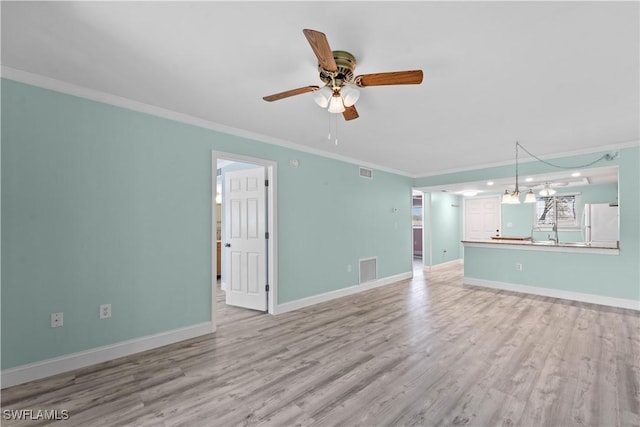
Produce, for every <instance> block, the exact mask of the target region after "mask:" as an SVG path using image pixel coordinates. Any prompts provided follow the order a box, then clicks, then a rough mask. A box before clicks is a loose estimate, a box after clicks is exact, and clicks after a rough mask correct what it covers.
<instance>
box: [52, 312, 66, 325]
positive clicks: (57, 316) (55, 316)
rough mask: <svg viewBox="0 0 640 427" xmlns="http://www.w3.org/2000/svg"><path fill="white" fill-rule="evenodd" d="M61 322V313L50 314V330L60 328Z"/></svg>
mask: <svg viewBox="0 0 640 427" xmlns="http://www.w3.org/2000/svg"><path fill="white" fill-rule="evenodd" d="M63 320H64V316H63V313H51V327H52V328H59V327H61V326H62V321H63Z"/></svg>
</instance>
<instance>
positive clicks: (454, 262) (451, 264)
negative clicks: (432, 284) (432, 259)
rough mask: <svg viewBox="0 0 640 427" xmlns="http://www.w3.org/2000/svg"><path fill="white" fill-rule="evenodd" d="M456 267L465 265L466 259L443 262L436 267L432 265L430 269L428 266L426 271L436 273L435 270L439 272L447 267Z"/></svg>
mask: <svg viewBox="0 0 640 427" xmlns="http://www.w3.org/2000/svg"><path fill="white" fill-rule="evenodd" d="M454 265H464V259H462V258H458V259H454V260H451V261H447V262H442V263H440V264H435V265H432V266H430V267H429V266H427V267H425V270H426V271H434V270H439V269H441V268H445V267H451V266H454Z"/></svg>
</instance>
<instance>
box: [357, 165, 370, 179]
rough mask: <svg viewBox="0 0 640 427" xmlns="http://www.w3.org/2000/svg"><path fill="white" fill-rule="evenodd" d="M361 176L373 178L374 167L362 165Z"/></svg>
mask: <svg viewBox="0 0 640 427" xmlns="http://www.w3.org/2000/svg"><path fill="white" fill-rule="evenodd" d="M360 177H361V178H368V179H373V169H368V168H363V167H360Z"/></svg>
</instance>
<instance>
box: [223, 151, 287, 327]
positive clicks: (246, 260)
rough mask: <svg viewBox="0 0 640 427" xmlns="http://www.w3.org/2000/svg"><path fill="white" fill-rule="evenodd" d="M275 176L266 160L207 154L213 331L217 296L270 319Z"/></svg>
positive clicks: (273, 305) (274, 257)
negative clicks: (210, 206) (208, 165)
mask: <svg viewBox="0 0 640 427" xmlns="http://www.w3.org/2000/svg"><path fill="white" fill-rule="evenodd" d="M276 176H277V173H276V163H275V162H273V161H271V160H265V159H260V158H255V157H249V156H242V155H237V154H233V153H224V152H219V151H213V152H212V209H211V212H212V220H211V226H212V303H211V304H212V309H211V313H212V315H211V316H212V322H213V324H214V325H216V309H215V306H216V300H217V299H220V298H218V295H217V294H218V292H224V294H225V295H224V297H225V298H224V299H225V303H226V304H227V305H232V306H238V307H243V308H248V309H252V310H258V311H263V312H264V311H266V312H268V313H270V314H274V313H275V310H276V302H277V291H278V286H277V285H278V283H277V270H276V267H275V266H277V265H278V264H277V250H276V248H277V229H276V218H277V216H276V188H277V185H276V184H277V183H276V179H275V178H276ZM218 280H220V284H221V289H220V290H218V286H217V284H218ZM220 297H221V296H220Z"/></svg>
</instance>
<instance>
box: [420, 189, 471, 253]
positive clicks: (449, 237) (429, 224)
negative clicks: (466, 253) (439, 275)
mask: <svg viewBox="0 0 640 427" xmlns="http://www.w3.org/2000/svg"><path fill="white" fill-rule="evenodd" d="M428 194H429V193H427V197H425V203H429V197H428ZM430 194H431V198H430V200H431V202H430V209H427V210H425V224H426V227H425V228H426V229H427V230H428V231H427V232H425V233H424V247H425V248H426V249H425V253H426V254H427V255H426V256H427V258H426V261H427V262H425V265H428V253H429V250H428V248H429V245H431V251H432V255H431V258H432V259H431V265H438V264H443V263H445V262H450V261H454V260H457V259H459V258H462V247H461V245H460V240H461V239H462V234H461V224H462V205H461V203H462V201H461V198H460V196H456V195H452V194H447V193H441V192H433V193H430Z"/></svg>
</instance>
